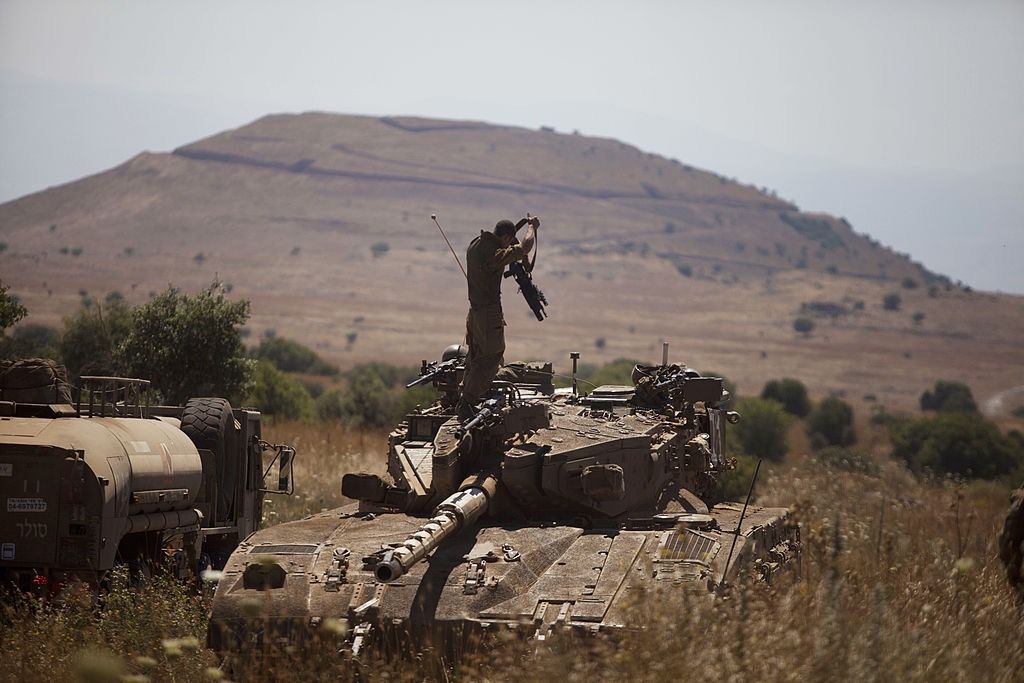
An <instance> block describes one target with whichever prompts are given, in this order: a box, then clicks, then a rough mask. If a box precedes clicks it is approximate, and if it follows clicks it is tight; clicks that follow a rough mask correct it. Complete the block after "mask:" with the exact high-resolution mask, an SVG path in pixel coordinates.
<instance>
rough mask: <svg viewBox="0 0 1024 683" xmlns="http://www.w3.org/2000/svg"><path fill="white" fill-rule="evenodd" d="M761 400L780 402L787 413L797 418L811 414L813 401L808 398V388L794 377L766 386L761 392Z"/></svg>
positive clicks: (772, 381) (775, 381) (773, 381)
mask: <svg viewBox="0 0 1024 683" xmlns="http://www.w3.org/2000/svg"><path fill="white" fill-rule="evenodd" d="M761 398H763V399H770V400H774V401H778V402H779V403H781V404H782V407H783V408H785V409H786V412H787V413H789V414H790V415H796V416H797V417H805V416H806V415H807V413H809V412H811V399H809V398H808V397H807V387H805V386H804V383H803V382H801V381H800V380H798V379H793V378H792V377H784V378H782V379H773V380H771V381H770V382H768V383H767V384H765V385H764V389H762V390H761Z"/></svg>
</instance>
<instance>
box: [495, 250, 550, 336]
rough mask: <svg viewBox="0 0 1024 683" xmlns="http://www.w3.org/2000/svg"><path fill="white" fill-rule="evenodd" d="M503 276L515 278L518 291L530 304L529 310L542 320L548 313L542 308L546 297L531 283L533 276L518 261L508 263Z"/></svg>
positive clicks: (546, 300)
mask: <svg viewBox="0 0 1024 683" xmlns="http://www.w3.org/2000/svg"><path fill="white" fill-rule="evenodd" d="M505 277H510V278H513V279H515V281H516V284H517V285H519V291H520V292H522V293H523V298H524V299H526V303H527V304H529V305H530V310H531V311H533V314H534V315H535V316H537V320H540V321H542V322H543V320H544V318H546V317H547V315H548V314H547V311H545V310H544V307H545V306H547V305H548V298H547V297H546V296H544V292H542V291H541V290H540V288H539V287H537V285H535V284H533V277H532V276H531V275H530V273H529V272H528V271H527V270H526V267H525V266H524V265H523V264H522V263H519V262H516V263H510V264H509V266H508V270H506V271H505Z"/></svg>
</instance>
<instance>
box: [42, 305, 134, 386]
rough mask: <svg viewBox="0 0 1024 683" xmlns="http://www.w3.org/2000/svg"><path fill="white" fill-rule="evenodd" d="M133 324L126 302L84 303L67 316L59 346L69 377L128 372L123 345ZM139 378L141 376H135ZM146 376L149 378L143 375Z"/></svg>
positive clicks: (130, 310) (73, 381)
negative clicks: (121, 350) (123, 355)
mask: <svg viewBox="0 0 1024 683" xmlns="http://www.w3.org/2000/svg"><path fill="white" fill-rule="evenodd" d="M131 326H132V309H131V307H130V306H128V305H127V304H125V303H123V302H118V303H114V304H111V305H110V306H103V305H92V306H84V305H83V306H82V307H81V308H79V309H78V312H77V313H75V314H74V315H72V316H69V317H67V318H65V319H64V331H63V333H62V334H61V337H60V342H59V344H58V349H59V352H60V360H61V362H63V363H64V365H65V366H66V367H67V369H68V377H69V378H70V379H71V381H72V383H77V382H78V378H79V377H81V376H82V375H123V374H128V373H127V372H126V368H125V366H124V360H123V358H122V356H121V352H120V348H121V345H122V344H123V343H124V340H125V339H126V338H127V337H128V333H129V331H130V330H131ZM136 376H137V377H138V376H139V375H136ZM142 377H143V378H144V379H149V377H147V376H146V375H142Z"/></svg>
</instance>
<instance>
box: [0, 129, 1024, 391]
mask: <svg viewBox="0 0 1024 683" xmlns="http://www.w3.org/2000/svg"><path fill="white" fill-rule="evenodd" d="M527 211H531V212H533V213H535V214H538V215H540V216H541V217H542V219H543V225H542V229H541V230H542V231H541V238H540V247H539V249H540V254H539V263H538V267H537V272H536V280H537V282H538V284H539V285H540V286H541V287H542V288H543V289H544V290H545V291H546V293H547V295H548V298H549V299H550V301H551V307H550V309H549V312H550V315H551V317H550V319H549V320H547V321H545V322H544V323H537V322H535V321H533V320H532V318H531V317H530V313H529V310H528V309H527V307H526V305H525V303H524V302H522V301H521V300H520V299H519V297H518V295H517V294H516V293H515V292H514V291H512V288H511V286H507V287H506V294H505V299H506V303H505V309H506V318H507V319H508V322H509V326H510V327H509V331H508V335H507V337H508V340H509V350H508V353H507V354H506V357H507V358H508V359H510V360H511V359H515V358H524V357H529V358H536V357H544V358H551V359H552V360H555V361H556V364H558V365H559V366H560V367H561V368H562V369H565V368H567V367H568V363H567V361H566V359H567V356H568V352H569V351H570V350H581V351H583V352H584V360H590V361H592V362H604V361H607V360H611V359H613V358H616V357H620V356H627V357H638V358H649V359H653V358H657V357H659V356H660V344H659V342H660V340H662V339H668V340H671V341H672V343H673V347H672V354H671V355H672V358H673V360H676V361H685V362H686V363H688V364H689V365H692V366H695V367H698V368H704V369H709V370H716V371H719V372H723V373H725V374H727V375H729V376H730V377H732V378H734V379H735V380H737V381H738V383H739V384H740V386H741V388H742V389H746V390H748V391H750V390H755V389H757V388H759V387H760V385H761V383H762V382H763V381H764V380H766V379H768V378H770V377H777V376H782V375H791V376H796V377H800V378H802V379H803V380H804V381H805V382H807V383H808V385H809V386H811V387H812V391H814V392H815V393H816V394H818V395H821V394H825V393H828V392H843V393H845V394H846V395H847V396H848V398H852V399H861V398H862V397H863V396H864V395H868V394H872V395H874V396H876V397H877V398H878V400H879V401H881V402H883V403H885V404H887V405H890V406H895V407H906V408H910V407H913V406H914V405H915V404H916V398H917V396H918V395H919V394H920V392H921V391H922V390H923V389H924V388H926V387H927V386H929V385H930V384H931V383H932V382H933V381H934V379H936V378H945V379H953V380H960V381H965V382H967V383H968V384H969V385H971V386H972V388H974V390H975V392H976V393H977V394H978V396H979V398H980V399H981V400H984V399H985V398H986V397H987V396H989V395H992V394H995V393H997V392H1000V391H1004V390H1006V389H1009V388H1012V387H1015V386H1018V385H1022V384H1024V347H1022V346H1021V345H1020V343H1019V340H1020V339H1021V338H1024V315H1022V313H1024V298H1022V297H1014V296H1010V295H997V294H987V293H977V292H970V291H966V290H963V289H961V288H958V287H954V286H952V285H951V284H950V283H949V282H948V280H946V279H945V278H942V277H941V276H938V275H936V274H933V273H930V272H928V271H927V270H926V269H924V268H923V267H921V266H920V265H919V264H916V263H914V262H912V261H911V260H910V259H909V258H908V257H907V256H906V255H901V254H897V253H894V252H892V251H891V250H889V249H886V248H884V247H883V246H881V245H879V244H877V243H876V242H874V241H873V240H871V239H870V238H869V237H867V236H866V235H864V234H859V233H858V232H856V231H855V230H854V229H853V228H852V226H850V225H849V223H848V222H846V221H845V220H843V219H842V218H835V217H832V216H828V215H824V214H808V213H804V212H801V211H800V210H799V209H798V207H796V206H795V205H794V204H792V203H790V202H787V201H784V200H781V199H779V198H778V197H777V196H775V194H774V193H772V192H770V191H768V190H766V189H763V188H762V189H758V188H755V187H751V186H745V185H741V184H738V183H736V182H734V181H731V180H729V179H728V178H725V177H722V176H719V175H716V174H715V173H712V172H708V171H704V170H700V169H696V168H692V167H690V166H687V165H685V164H684V163H681V162H679V161H676V160H673V159H666V158H663V157H660V156H657V155H655V154H650V153H646V152H643V151H641V150H639V149H636V148H635V147H631V146H629V145H626V144H623V143H621V142H618V141H615V140H609V139H601V138H594V137H588V136H584V135H578V134H572V135H567V134H560V133H556V132H554V131H551V130H546V129H542V130H539V131H537V130H527V129H523V128H513V127H500V126H493V125H488V124H485V123H479V122H469V121H438V120H428V119H417V118H392V117H385V118H370V117H357V116H343V115H335V114H324V113H306V114H299V115H273V116H267V117H265V118H262V119H260V120H258V121H256V122H254V123H251V124H249V125H246V126H243V127H241V128H238V129H236V130H231V131H227V132H224V133H220V134H217V135H214V136H211V137H209V138H206V139H203V140H200V141H197V142H195V143H192V144H189V145H185V146H183V147H181V148H179V149H176V150H174V151H173V152H172V153H168V154H151V153H143V154H140V155H138V156H136V157H134V158H133V159H131V160H129V161H127V162H126V163H124V164H122V165H121V166H118V167H116V168H113V169H111V170H109V171H106V172H104V173H100V174H97V175H94V176H90V177H87V178H83V179H81V180H78V181H75V182H72V183H69V184H66V185H63V186H60V187H56V188H51V189H48V190H46V191H44V192H40V193H36V194H33V195H29V196H26V197H23V198H21V199H18V200H15V201H12V202H8V203H6V204H3V205H0V242H4V243H6V244H7V249H6V250H4V251H3V252H2V253H0V273H2V277H3V279H4V281H6V282H8V283H10V284H11V285H12V287H13V290H14V291H16V292H17V293H18V295H19V296H20V297H21V299H22V300H23V302H24V303H25V304H26V306H27V307H28V308H29V310H30V311H31V312H32V319H33V320H35V321H37V322H51V323H52V322H56V321H57V320H58V319H59V318H60V316H62V315H65V314H67V313H69V312H71V311H72V310H74V309H75V307H77V306H78V305H79V300H80V298H81V296H82V294H81V293H82V292H85V293H87V295H91V296H94V297H97V298H101V297H103V296H104V295H105V294H107V293H108V292H111V291H118V292H121V293H122V294H123V295H124V296H125V297H126V298H128V299H129V300H132V301H142V300H145V298H146V297H147V296H148V295H149V293H150V292H153V291H158V290H161V289H163V288H164V287H165V286H166V285H167V284H168V283H173V284H175V285H178V286H181V287H183V288H186V289H196V288H199V287H201V286H203V285H205V284H208V283H209V282H210V281H211V279H213V278H214V277H215V276H219V277H220V278H221V279H223V280H224V281H226V282H227V283H229V284H230V286H231V287H232V291H233V295H237V296H241V297H247V298H250V299H251V300H252V301H253V311H254V315H253V319H252V326H251V327H252V333H253V337H252V339H253V340H255V339H256V338H258V336H259V335H262V334H263V333H265V332H266V331H267V330H274V331H276V333H277V334H279V335H283V336H288V337H294V338H296V339H298V340H299V341H302V342H303V343H306V344H308V345H310V346H312V347H314V348H316V349H317V350H318V351H320V352H321V353H322V354H323V355H324V356H325V357H326V358H327V359H329V360H331V361H335V362H338V363H340V364H341V365H343V366H347V365H352V364H354V363H357V362H361V361H366V360H381V359H387V360H391V361H393V362H406V363H408V362H417V361H418V360H419V359H421V358H424V357H427V358H435V357H437V356H438V355H439V353H440V351H441V349H443V348H444V347H445V346H446V345H448V344H449V343H452V342H454V341H457V340H458V339H459V338H460V337H461V336H462V334H463V330H464V316H465V309H466V300H465V285H464V283H463V281H462V276H461V274H460V273H459V271H458V267H457V266H456V265H455V263H454V262H453V259H452V257H451V254H450V253H449V252H448V249H447V247H446V246H445V245H444V243H443V241H442V240H441V237H440V235H439V234H438V233H437V230H436V228H435V227H434V225H433V223H432V222H431V221H430V220H429V215H430V214H431V213H437V214H438V217H439V219H440V220H441V223H442V225H443V226H444V227H445V229H446V230H447V232H448V235H449V237H450V238H451V239H452V242H453V243H454V245H455V247H456V250H457V251H458V252H460V255H461V253H462V252H463V251H464V248H465V245H466V244H467V243H468V242H469V240H470V239H471V238H472V237H473V236H474V235H475V234H477V232H478V231H479V230H480V229H483V228H490V227H492V226H493V225H494V223H495V221H496V220H497V219H499V218H504V217H508V218H512V219H515V218H518V217H520V216H522V215H524V214H525V213H526V212H527ZM890 293H896V294H899V295H900V297H901V305H900V307H899V310H886V309H885V308H883V305H882V301H883V297H884V296H885V295H886V294H890ZM915 314H920V315H917V316H916V320H915ZM797 316H808V317H811V318H812V319H815V320H816V322H817V325H816V327H815V329H814V330H813V331H812V333H811V334H810V335H809V336H804V335H801V334H798V333H796V332H794V330H793V320H794V318H795V317H797Z"/></svg>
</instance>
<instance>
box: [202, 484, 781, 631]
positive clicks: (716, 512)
mask: <svg viewBox="0 0 1024 683" xmlns="http://www.w3.org/2000/svg"><path fill="white" fill-rule="evenodd" d="M741 507H742V506H741V505H740V504H725V505H719V506H716V507H715V508H713V509H712V510H710V514H709V515H692V514H684V513H681V514H679V515H678V516H677V519H671V518H666V519H663V520H660V521H659V522H658V523H656V524H655V523H651V524H649V525H648V526H647V528H608V529H593V528H592V529H587V528H583V527H580V526H573V525H563V524H550V523H549V524H544V525H540V526H538V525H537V524H531V523H529V522H526V521H515V520H499V519H488V520H487V521H486V523H484V524H478V525H473V526H471V527H469V528H466V529H463V530H462V531H460V532H459V533H458V534H455V535H454V536H452V537H451V538H449V539H447V540H446V542H445V543H444V544H442V545H441V546H440V547H439V548H438V549H437V550H436V551H435V552H434V553H433V554H432V555H431V556H430V557H429V559H428V560H427V561H425V562H421V563H418V564H416V565H414V566H413V567H412V569H411V570H410V571H409V573H408V574H405V575H404V576H401V577H400V578H398V579H396V580H394V581H390V582H387V583H383V582H380V581H378V580H377V579H376V578H375V576H374V573H373V565H372V562H368V563H365V564H364V562H363V561H362V559H363V558H364V557H366V558H369V557H372V556H373V555H374V554H375V553H377V552H379V551H380V550H381V548H382V546H383V547H387V546H390V545H393V544H400V543H401V542H402V541H404V540H405V539H406V538H407V537H408V536H409V534H411V533H413V532H414V531H416V529H417V528H418V527H419V526H420V525H422V523H423V519H422V518H421V517H415V516H410V515H405V514H379V515H373V514H360V513H359V512H358V508H357V507H356V506H352V507H348V508H342V509H339V510H335V511H331V512H326V513H323V514H320V515H316V516H313V517H310V518H307V519H304V520H301V521H297V522H291V523H286V524H281V525H279V526H275V527H271V528H269V529H264V530H262V531H259V532H257V533H255V534H253V535H252V536H250V537H249V538H248V539H247V540H246V541H245V542H244V543H242V544H241V545H240V546H239V548H238V549H237V550H236V552H235V553H234V554H233V555H232V557H231V558H230V560H229V561H228V564H227V565H226V566H225V569H224V577H223V578H222V580H221V582H220V584H219V586H218V588H217V592H216V595H215V598H214V603H213V614H212V618H211V624H210V643H211V645H212V646H213V647H215V648H217V649H230V648H232V647H233V646H235V645H237V644H240V643H242V642H252V638H253V636H254V634H253V633H252V631H253V629H255V630H256V631H257V632H258V633H257V634H256V635H257V637H258V636H259V635H260V633H259V632H262V634H263V635H267V634H266V630H267V629H268V628H270V629H273V630H275V631H276V632H275V633H274V634H273V637H274V638H279V637H285V638H288V639H289V640H290V641H297V640H302V639H303V637H304V634H308V633H309V632H311V630H312V629H316V628H317V627H318V626H319V625H320V624H322V623H324V621H325V620H327V619H332V618H333V619H346V620H347V621H348V623H349V625H350V627H351V629H352V631H351V632H353V633H355V632H363V633H372V634H376V635H377V637H380V634H382V633H386V632H394V631H398V632H406V633H410V634H415V635H417V636H418V637H421V636H422V635H423V634H426V633H437V632H442V633H451V632H465V631H467V630H470V631H471V630H476V629H497V628H515V629H520V630H522V631H524V632H525V635H528V636H535V637H544V636H545V635H546V634H547V633H548V632H549V631H552V630H571V631H578V632H585V633H598V632H606V631H611V632H614V631H618V630H620V629H622V628H626V627H628V626H630V625H631V620H633V622H634V623H635V617H633V616H631V614H632V613H631V611H630V604H631V602H635V601H633V600H632V598H633V597H634V596H636V595H639V594H640V593H641V592H644V591H651V590H668V591H675V592H683V591H686V592H693V593H696V594H699V595H706V596H711V595H713V594H714V592H715V590H716V588H717V587H718V586H719V585H720V584H721V583H722V581H723V578H727V579H728V580H734V579H735V578H736V576H737V574H738V573H740V572H747V573H751V574H753V575H754V576H755V579H758V580H762V579H763V580H769V581H770V580H772V579H773V578H774V577H776V576H777V575H779V574H781V573H783V572H794V573H799V559H800V558H799V540H800V539H799V527H798V526H797V525H796V524H794V523H791V522H790V520H789V513H788V511H787V510H786V509H782V508H762V507H756V506H751V507H750V508H749V509H748V510H747V514H746V516H745V517H744V519H743V526H742V529H740V530H739V533H738V534H737V533H736V527H737V523H738V522H739V519H740V510H741ZM734 539H735V542H736V544H735V551H734V552H733V554H732V560H731V563H730V564H729V566H728V568H727V567H726V563H727V560H728V557H729V554H730V548H731V546H732V544H733V541H734ZM339 549H343V550H339ZM339 556H344V557H345V558H346V561H347V566H343V565H345V564H346V561H339V560H338V558H339ZM278 568H279V569H278ZM253 605H259V619H256V620H253V619H252V616H253V615H252V613H251V611H250V610H251V609H252V606H253Z"/></svg>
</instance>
